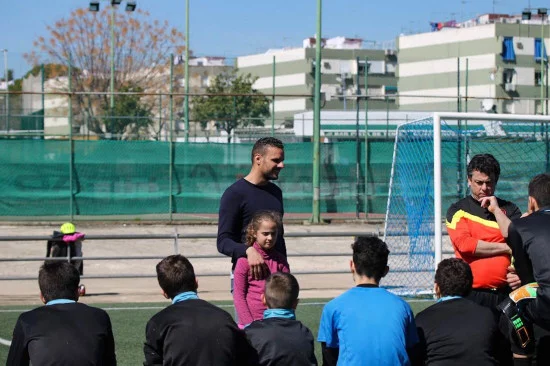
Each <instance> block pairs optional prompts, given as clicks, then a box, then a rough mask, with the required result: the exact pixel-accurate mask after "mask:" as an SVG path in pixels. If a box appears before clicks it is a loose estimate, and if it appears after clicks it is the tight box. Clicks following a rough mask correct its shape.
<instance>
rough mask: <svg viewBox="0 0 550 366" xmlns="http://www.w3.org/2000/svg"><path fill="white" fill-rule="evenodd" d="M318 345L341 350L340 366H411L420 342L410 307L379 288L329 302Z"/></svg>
mask: <svg viewBox="0 0 550 366" xmlns="http://www.w3.org/2000/svg"><path fill="white" fill-rule="evenodd" d="M317 340H318V341H319V342H324V343H326V346H327V347H330V348H339V355H338V365H388V366H395V365H410V361H409V356H408V355H407V348H412V346H414V345H415V344H416V343H418V334H417V332H416V324H415V322H414V315H413V313H412V310H411V307H410V306H409V304H407V303H406V302H405V301H404V300H402V299H401V298H399V297H398V296H396V295H394V294H392V293H390V292H388V291H387V290H385V289H383V288H378V287H363V286H358V287H354V288H352V289H350V290H348V291H346V292H344V293H343V294H342V295H340V296H338V297H336V298H335V299H333V300H332V301H330V302H329V303H327V304H326V305H325V307H324V309H323V314H322V316H321V324H320V325H319V337H318V339H317Z"/></svg>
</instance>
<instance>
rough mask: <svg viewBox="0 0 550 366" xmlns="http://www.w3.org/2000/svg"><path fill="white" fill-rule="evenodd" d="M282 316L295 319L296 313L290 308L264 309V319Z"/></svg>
mask: <svg viewBox="0 0 550 366" xmlns="http://www.w3.org/2000/svg"><path fill="white" fill-rule="evenodd" d="M269 318H283V319H292V320H296V314H295V313H294V310H291V309H267V310H266V311H264V319H269Z"/></svg>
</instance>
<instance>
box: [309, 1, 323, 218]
mask: <svg viewBox="0 0 550 366" xmlns="http://www.w3.org/2000/svg"><path fill="white" fill-rule="evenodd" d="M321 8H322V0H317V33H316V35H315V36H316V37H315V87H314V94H315V103H314V106H313V208H312V211H313V212H312V218H311V221H312V222H313V223H316V224H319V223H320V222H321V206H320V196H321V188H320V180H321V174H320V166H321V154H320V143H321V141H320V140H321V15H322V11H321Z"/></svg>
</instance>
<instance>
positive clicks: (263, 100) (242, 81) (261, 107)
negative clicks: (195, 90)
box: [192, 69, 270, 142]
mask: <svg viewBox="0 0 550 366" xmlns="http://www.w3.org/2000/svg"><path fill="white" fill-rule="evenodd" d="M256 80H257V78H254V77H252V75H250V74H239V73H238V70H236V69H235V70H233V71H231V72H228V73H223V74H219V75H218V76H216V78H214V81H213V82H212V84H211V85H210V86H209V87H207V88H206V94H208V95H205V96H200V97H196V98H194V99H193V109H192V116H193V119H194V120H195V121H199V122H200V124H201V126H202V128H203V129H204V128H205V127H206V125H207V123H208V122H210V121H215V122H216V126H217V127H218V128H219V129H221V130H223V131H225V132H227V141H228V142H231V131H233V130H234V129H235V128H236V127H247V126H249V125H255V126H263V125H264V120H265V119H266V118H268V117H269V116H270V112H269V99H268V98H267V97H266V96H265V95H263V94H262V93H261V92H259V91H257V90H255V89H253V88H252V85H253V84H254V82H255V81H256Z"/></svg>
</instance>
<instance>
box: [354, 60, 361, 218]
mask: <svg viewBox="0 0 550 366" xmlns="http://www.w3.org/2000/svg"><path fill="white" fill-rule="evenodd" d="M355 63H356V66H357V76H356V77H355V82H356V83H357V87H356V90H357V91H356V93H357V95H356V97H355V193H356V195H355V218H357V219H358V218H359V211H360V210H361V209H360V206H361V199H360V192H359V189H360V188H361V187H360V184H359V180H360V179H361V142H360V140H359V95H360V94H361V86H360V85H359V81H360V80H361V79H360V77H361V75H359V57H357V58H356V59H355Z"/></svg>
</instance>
